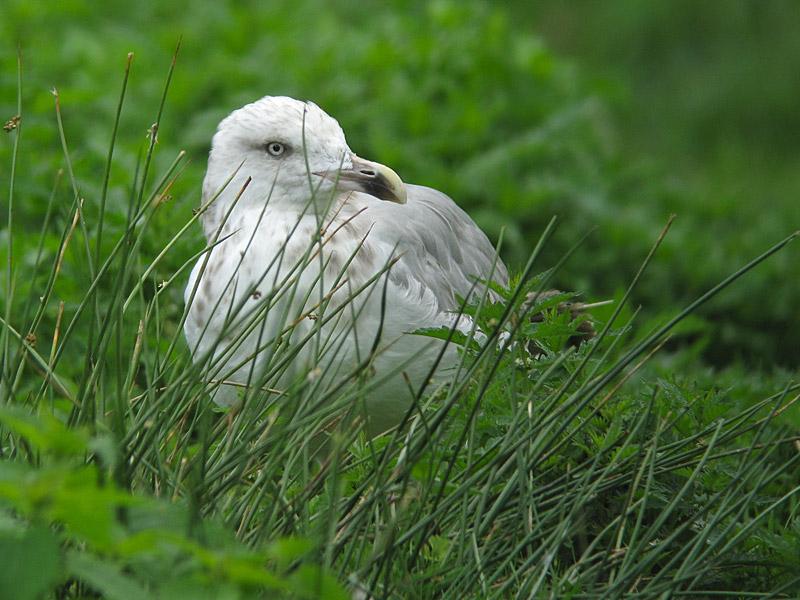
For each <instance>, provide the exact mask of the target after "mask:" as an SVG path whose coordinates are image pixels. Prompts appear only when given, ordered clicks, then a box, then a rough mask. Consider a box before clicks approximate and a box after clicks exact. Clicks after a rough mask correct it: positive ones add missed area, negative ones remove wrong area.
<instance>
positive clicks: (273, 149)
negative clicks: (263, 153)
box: [267, 142, 286, 158]
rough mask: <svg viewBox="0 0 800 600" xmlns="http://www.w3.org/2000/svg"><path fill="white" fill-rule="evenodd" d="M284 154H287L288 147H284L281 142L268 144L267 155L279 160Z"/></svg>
mask: <svg viewBox="0 0 800 600" xmlns="http://www.w3.org/2000/svg"><path fill="white" fill-rule="evenodd" d="M284 152H286V146H284V145H283V144H281V143H280V142H268V143H267V154H269V155H270V156H274V157H275V158H277V157H279V156H281V155H282V154H283V153H284Z"/></svg>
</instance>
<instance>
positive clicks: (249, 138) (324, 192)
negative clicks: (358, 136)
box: [203, 96, 406, 230]
mask: <svg viewBox="0 0 800 600" xmlns="http://www.w3.org/2000/svg"><path fill="white" fill-rule="evenodd" d="M248 180H249V182H248ZM245 182H248V184H247V189H246V191H245V192H241V189H242V187H243V186H244V185H245ZM348 191H358V192H364V193H366V194H369V195H371V196H374V197H375V198H376V201H390V202H397V203H400V204H403V203H405V201H406V190H405V186H404V185H403V182H402V181H401V180H400V177H398V175H397V174H396V173H395V172H394V171H392V170H391V169H390V168H388V167H386V166H384V165H382V164H379V163H376V162H372V161H368V160H365V159H363V158H360V157H358V156H356V155H355V154H354V153H353V151H352V150H350V147H349V146H348V145H347V140H346V139H345V135H344V132H343V131H342V128H341V127H340V126H339V123H338V122H337V121H336V119H334V118H333V117H331V116H329V115H328V114H326V113H325V111H323V110H322V109H321V108H320V107H319V106H317V105H316V104H314V103H313V102H302V101H300V100H295V99H293V98H287V97H285V96H266V97H264V98H261V99H260V100H257V101H256V102H253V103H251V104H248V105H246V106H243V107H242V108H240V109H238V110H235V111H234V112H232V113H231V114H230V115H228V116H227V117H226V118H225V119H223V120H222V122H221V123H220V124H219V127H218V128H217V132H216V134H215V135H214V139H213V141H212V144H211V153H210V155H209V159H208V170H207V172H206V178H205V181H204V183H203V203H204V204H205V203H206V202H209V201H210V200H212V199H213V198H215V197H217V198H218V199H225V198H227V199H228V200H229V201H228V202H217V201H216V200H215V201H214V203H213V204H214V205H217V206H214V207H212V208H213V210H209V211H208V212H207V215H206V220H212V221H213V220H217V221H218V220H219V219H221V218H222V217H223V215H224V212H225V208H224V207H225V205H229V204H230V202H232V201H234V200H235V199H236V197H237V196H238V195H239V194H240V193H241V196H242V197H241V198H240V199H239V201H238V202H237V203H244V204H245V206H246V207H248V208H253V207H256V208H257V207H258V206H259V205H260V206H261V207H263V205H264V203H265V202H269V203H270V204H271V205H275V206H279V207H280V208H282V209H296V210H305V209H306V208H307V207H308V205H309V203H310V202H311V201H312V199H314V198H316V197H319V198H320V199H321V200H322V201H323V202H324V201H325V200H326V199H327V200H329V199H330V198H331V197H332V195H333V194H335V193H336V192H348ZM218 224H219V223H217V225H218ZM207 230H208V228H207Z"/></svg>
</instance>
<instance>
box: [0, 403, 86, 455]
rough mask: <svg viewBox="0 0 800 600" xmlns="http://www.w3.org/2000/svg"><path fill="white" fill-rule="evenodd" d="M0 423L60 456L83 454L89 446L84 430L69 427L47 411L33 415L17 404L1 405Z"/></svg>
mask: <svg viewBox="0 0 800 600" xmlns="http://www.w3.org/2000/svg"><path fill="white" fill-rule="evenodd" d="M0 423H2V424H3V425H5V426H6V427H8V428H9V429H10V430H11V431H13V432H14V433H16V434H17V435H20V436H22V437H23V438H25V439H26V440H28V442H29V443H30V444H31V445H33V446H35V447H36V448H38V449H39V450H42V451H49V452H53V453H54V454H56V455H60V456H76V455H81V454H82V453H83V452H85V451H86V448H87V437H86V436H85V434H83V432H79V431H76V430H74V429H67V427H66V426H65V425H64V424H63V423H61V422H60V421H59V420H58V419H56V418H55V417H53V416H52V415H50V414H47V413H41V414H39V415H32V414H31V413H30V412H28V411H27V410H26V409H24V408H20V407H17V406H3V407H0Z"/></svg>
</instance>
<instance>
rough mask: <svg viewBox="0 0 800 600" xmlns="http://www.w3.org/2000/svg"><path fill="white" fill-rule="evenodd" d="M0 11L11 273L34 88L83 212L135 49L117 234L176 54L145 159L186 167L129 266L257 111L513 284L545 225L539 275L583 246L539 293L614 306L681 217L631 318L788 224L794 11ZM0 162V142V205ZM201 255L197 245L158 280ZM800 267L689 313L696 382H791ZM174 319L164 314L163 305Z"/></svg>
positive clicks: (710, 276) (799, 91)
mask: <svg viewBox="0 0 800 600" xmlns="http://www.w3.org/2000/svg"><path fill="white" fill-rule="evenodd" d="M0 14H2V18H0V116H2V117H4V119H5V118H10V117H11V116H13V115H14V114H15V112H16V90H17V84H16V78H17V69H16V60H17V58H16V54H17V46H18V45H19V46H20V47H21V48H22V53H23V57H24V59H23V61H24V62H23V101H24V109H23V113H24V114H23V119H24V120H23V123H24V125H23V127H24V129H23V138H22V150H21V158H20V163H19V165H18V169H19V171H18V172H19V175H18V180H17V203H18V206H17V211H16V212H17V214H16V216H15V218H16V220H17V224H18V225H21V226H22V227H25V228H26V229H29V230H30V231H31V232H32V234H31V236H30V237H29V238H25V237H23V236H19V235H17V239H16V243H17V247H16V248H15V252H16V256H17V260H18V261H19V262H18V268H24V265H25V264H30V263H32V262H33V260H34V257H35V252H36V235H35V232H38V231H39V224H40V223H41V220H42V218H43V212H44V207H45V205H46V199H47V197H48V195H49V193H50V190H51V188H52V185H53V179H54V173H55V172H56V170H57V169H58V168H60V167H62V166H63V164H64V158H63V154H62V151H61V148H60V142H59V140H58V134H57V129H56V127H55V117H54V110H53V96H52V94H51V89H52V88H53V87H56V88H57V89H58V90H59V92H60V95H61V104H62V108H63V113H64V119H65V128H66V134H67V139H68V143H69V145H70V149H71V153H72V159H73V162H74V166H75V172H76V176H77V179H78V182H79V185H80V188H81V193H82V195H83V196H84V197H85V198H86V203H87V213H88V215H89V217H91V216H92V211H93V210H95V208H96V206H95V204H93V201H96V199H97V198H98V197H99V192H100V187H101V185H102V173H103V164H104V160H105V154H106V152H107V147H108V143H109V139H110V135H111V127H112V123H113V116H114V112H115V109H116V104H117V100H118V96H119V88H120V83H121V81H122V73H123V67H124V64H125V57H126V55H127V53H128V52H129V51H132V52H134V53H135V59H134V63H133V69H132V74H131V81H130V85H129V90H128V97H127V100H126V106H125V111H124V114H123V119H122V123H121V129H120V134H119V144H118V146H117V151H116V155H115V163H114V165H115V170H114V173H113V174H112V181H111V185H112V187H111V193H110V202H111V214H110V215H109V223H110V226H111V227H112V229H113V227H114V226H117V227H121V226H122V224H123V223H124V215H123V212H122V211H123V208H122V207H123V206H125V203H126V198H127V196H128V194H129V193H130V187H129V186H130V181H131V179H132V176H131V173H132V172H133V170H134V169H135V168H136V163H137V160H138V156H139V154H140V152H141V151H142V149H143V148H144V146H145V144H146V132H147V128H148V126H149V125H150V124H151V123H152V122H153V120H154V119H155V115H156V112H157V108H158V103H159V99H160V94H161V89H162V86H163V81H164V78H165V76H166V73H167V69H168V66H169V62H170V56H171V53H172V50H173V48H174V46H175V44H176V41H177V39H178V37H179V36H182V47H181V50H180V54H179V57H178V63H177V68H176V71H175V77H174V80H173V83H172V87H171V90H170V93H169V97H168V100H167V105H166V112H165V117H164V120H163V124H162V127H161V129H160V131H159V146H158V155H157V160H158V165H159V166H160V167H161V168H162V169H163V168H165V167H166V166H167V165H168V164H169V163H171V161H172V160H173V158H174V157H175V155H176V153H177V152H178V150H180V149H186V150H187V151H188V152H189V154H190V157H191V164H190V166H189V167H188V168H187V169H186V171H185V172H184V174H183V177H182V179H181V182H180V183H179V184H178V185H177V186H176V187H175V188H174V190H173V192H174V199H173V201H172V202H171V203H170V204H168V205H166V206H165V208H164V209H163V210H161V211H160V214H159V215H158V217H157V218H156V220H155V221H154V223H153V225H152V231H151V235H150V236H149V238H148V243H149V247H148V248H145V249H144V250H145V254H146V253H147V252H150V253H151V255H154V254H155V253H156V252H157V250H158V248H159V243H160V242H161V241H163V240H165V239H167V238H168V237H169V236H170V235H171V234H172V233H173V232H174V231H175V230H177V229H178V227H179V224H180V223H181V222H182V221H184V220H185V219H188V218H189V215H190V214H191V213H190V211H191V208H192V207H194V206H195V205H196V204H197V202H198V197H199V190H200V182H201V180H202V175H203V172H204V169H205V156H206V153H207V151H208V144H209V141H210V138H211V136H212V134H213V132H214V128H215V126H216V123H217V122H218V121H219V119H221V118H222V117H223V116H225V115H226V114H227V113H228V112H230V111H231V110H232V109H234V108H236V107H238V106H240V105H242V104H244V103H246V102H249V101H252V100H254V99H256V98H258V97H260V96H262V95H265V94H287V95H291V96H295V97H299V98H305V99H311V100H314V101H315V102H317V103H318V104H320V105H321V106H322V107H323V108H324V109H325V110H327V111H328V112H329V113H330V114H332V115H333V116H335V117H336V118H337V119H338V120H339V121H340V123H341V124H342V126H343V128H344V129H345V131H346V132H347V134H348V140H349V142H350V145H351V147H352V148H353V149H354V150H355V151H356V152H358V153H359V154H361V155H363V156H365V157H369V158H372V159H374V160H379V161H381V162H384V163H386V164H389V165H391V166H392V167H393V168H394V169H395V170H397V171H398V172H399V173H400V174H401V176H402V177H403V178H404V179H405V180H406V181H409V182H414V183H420V184H426V185H430V186H433V187H436V188H438V189H441V190H443V191H445V192H446V193H448V194H449V195H450V196H452V197H453V198H454V199H455V200H456V201H457V202H458V203H459V204H460V205H461V206H463V207H464V208H465V209H466V210H467V211H468V212H469V213H470V214H471V215H472V216H473V217H474V218H475V220H476V221H477V222H478V223H479V225H480V226H481V227H482V228H484V229H485V230H486V231H487V232H488V233H489V234H490V236H491V237H492V238H493V239H497V237H498V235H499V234H500V232H501V230H503V229H505V246H504V255H505V257H506V259H507V260H508V262H509V264H510V265H511V266H512V267H519V266H520V265H521V264H522V263H523V262H524V260H525V258H526V257H527V255H528V253H529V252H530V251H531V249H532V248H533V246H534V245H535V243H536V241H537V239H538V236H539V234H540V232H541V231H542V229H543V228H544V225H545V224H546V223H547V222H548V221H549V220H550V218H551V217H552V216H553V215H558V216H559V219H560V226H559V229H558V232H557V234H556V236H555V238H554V239H553V240H552V241H551V243H550V244H549V245H548V248H547V252H546V257H545V258H546V260H545V261H543V262H542V263H540V266H541V268H542V269H544V268H546V267H549V266H552V265H553V264H554V263H555V261H556V260H557V259H558V258H559V257H561V256H562V255H563V254H564V253H565V252H566V251H567V250H568V249H569V248H571V247H572V246H573V245H574V244H575V243H576V242H578V241H579V240H580V239H581V238H582V237H583V236H584V234H586V233H588V232H590V231H591V234H590V235H589V237H588V238H587V239H586V241H585V242H584V243H583V244H582V245H581V246H580V247H579V248H578V249H577V251H576V252H575V254H574V256H573V258H572V259H571V260H570V261H569V263H568V264H567V265H566V266H565V267H564V268H563V269H562V270H561V271H560V272H559V273H558V274H557V276H556V283H557V285H558V286H561V287H564V288H567V289H575V290H578V291H581V292H583V293H584V295H585V297H587V298H590V299H603V298H606V297H612V296H615V295H618V294H619V293H620V290H622V289H623V288H624V286H626V285H627V283H628V282H629V281H630V280H631V278H632V277H633V275H634V273H635V272H636V270H637V268H638V265H639V264H640V262H641V260H642V259H643V258H644V256H645V254H646V253H647V250H648V248H649V247H650V245H651V244H652V242H653V241H654V240H655V238H656V236H657V235H658V232H659V231H660V229H661V228H662V227H663V225H664V223H665V222H666V220H667V218H668V216H669V215H670V214H671V213H676V214H677V215H678V218H677V220H676V222H675V224H674V226H673V227H672V230H671V232H670V234H669V236H668V238H667V240H666V242H665V244H664V246H663V247H662V249H661V250H660V251H659V253H658V255H657V257H656V259H655V261H654V262H653V264H652V266H651V267H650V269H649V271H648V272H647V274H646V275H645V277H644V279H643V280H642V282H641V285H640V287H639V288H638V289H637V291H636V294H635V297H634V302H635V303H637V304H641V305H643V307H644V315H645V318H647V319H651V320H652V319H659V318H663V317H665V316H666V315H671V314H673V313H674V312H675V311H676V310H677V309H678V307H679V306H680V305H683V304H686V303H687V302H688V301H690V300H691V299H693V298H695V297H696V296H698V295H699V294H700V293H702V292H703V291H705V290H706V289H707V288H709V287H710V286H711V285H713V284H714V283H716V282H718V281H719V280H720V279H722V278H723V277H724V276H726V275H728V274H729V273H731V272H733V271H734V270H736V268H738V267H739V266H741V265H742V264H743V263H745V262H746V261H747V260H748V259H750V258H752V257H753V256H755V255H757V254H759V253H760V252H762V251H763V250H765V249H766V248H767V247H768V246H769V245H771V244H772V243H773V242H776V241H778V240H779V239H781V238H783V237H785V236H786V235H788V234H789V233H791V232H792V231H794V230H796V229H798V228H800V168H798V167H800V110H798V99H800V35H798V32H800V5H798V4H797V3H796V2H792V1H789V0H786V1H780V0H766V1H764V0H762V1H756V0H753V1H744V0H741V1H736V0H729V1H722V2H714V3H696V2H690V1H686V0H669V1H667V0H658V1H653V2H646V3H644V2H634V1H626V0H617V1H606V2H593V1H591V0H583V1H569V2H567V1H556V0H549V1H544V2H538V3H529V2H506V3H502V4H492V3H485V2H477V1H464V0H462V1H446V0H441V1H437V2H430V3H408V2H386V3H381V4H374V5H373V4H365V3H361V2H354V1H338V2H312V1H308V0H306V1H303V0H297V1H293V2H271V3H263V2H236V3H234V2H216V3H194V4H193V3H188V2H169V3H165V2H155V1H142V2H136V3H129V2H120V1H117V0H111V1H109V2H106V3H103V4H102V6H101V5H100V4H98V3H93V2H78V1H64V2H58V3H45V2H42V3H36V2H30V1H20V0H5V1H4V3H3V7H2V9H0ZM8 139H9V140H10V138H8ZM10 151H11V144H10V142H9V141H7V140H4V141H3V143H2V144H1V145H0V185H2V188H3V189H7V186H8V176H9V165H10ZM57 194H58V197H59V198H63V202H60V204H59V211H60V212H59V213H58V214H57V215H56V216H55V218H56V221H57V222H56V224H55V226H54V227H53V232H54V233H53V236H54V239H53V240H50V241H49V242H48V244H46V246H45V250H46V251H49V252H51V253H54V252H55V249H56V248H57V239H56V238H55V236H56V235H57V234H56V232H58V231H60V229H61V228H60V227H59V220H60V222H63V221H64V220H66V219H68V218H69V214H68V210H69V202H70V199H71V191H70V189H69V185H67V184H65V183H62V185H61V186H60V187H59V189H58V191H57ZM1 201H2V202H3V204H4V206H3V211H5V202H6V197H5V195H3V197H2V200H1ZM115 211H116V212H115ZM106 237H107V238H108V239H107V242H108V243H109V244H111V243H112V242H113V237H114V236H113V235H108V236H106ZM201 245H202V241H201V233H200V229H199V227H198V228H197V230H196V232H195V235H194V236H192V238H191V239H187V240H185V241H184V242H183V244H182V245H181V246H180V247H179V249H178V250H179V251H178V252H177V253H175V256H174V258H172V259H171V262H168V263H167V264H166V266H164V267H163V268H162V271H161V272H160V273H158V274H157V278H158V279H165V278H167V277H168V276H169V274H170V269H172V270H174V269H177V267H178V266H179V265H180V264H181V261H182V260H183V259H185V258H187V257H188V256H189V255H190V254H191V253H192V252H194V251H196V250H197V249H198V248H200V247H201ZM798 256H800V247H798V246H797V245H795V246H790V247H789V248H788V249H787V250H786V251H784V252H783V253H781V254H779V255H778V256H776V257H773V258H772V259H770V261H769V262H768V263H766V264H764V265H762V266H761V267H759V268H758V269H757V271H755V272H754V273H752V274H750V275H748V276H747V278H746V279H745V280H743V281H741V282H739V283H737V284H736V285H735V286H734V287H733V288H732V289H730V290H727V291H726V292H725V293H724V294H723V295H722V296H721V297H719V298H718V299H717V300H715V301H714V302H713V303H712V304H709V305H708V306H706V307H704V308H703V310H702V312H701V313H700V318H698V319H696V320H694V321H693V322H692V323H691V324H690V326H688V327H685V328H684V330H683V334H682V337H680V339H678V340H676V342H675V344H678V345H684V346H685V345H692V346H693V347H694V348H695V349H696V351H697V352H702V354H703V356H704V358H705V360H706V361H707V362H708V363H709V364H712V365H718V366H723V365H728V364H731V363H736V362H738V361H741V360H746V361H747V363H748V364H749V365H753V366H755V367H761V368H765V369H771V368H772V367H773V365H782V366H785V367H790V368H791V367H793V366H795V365H796V364H797V361H798V359H800V343H798V341H797V338H798V336H800V311H798V309H797V304H798V302H800V285H798V275H800V267H798ZM62 279H65V280H69V279H70V278H69V277H67V278H62ZM84 280H85V274H78V273H75V274H74V277H73V278H72V281H74V282H75V284H74V285H75V286H80V285H82V284H80V283H79V282H81V281H84ZM28 283H29V284H31V285H36V282H33V281H32V282H28ZM60 285H62V289H61V291H60V293H62V294H63V295H64V297H70V293H69V292H70V290H68V289H63V286H66V285H68V283H62V284H60ZM73 291H77V290H73ZM22 296H23V295H22V294H20V297H22ZM72 297H74V298H80V294H74V295H72ZM174 304H175V311H176V312H179V310H180V306H181V299H180V297H179V295H177V293H176V297H175V303H174Z"/></svg>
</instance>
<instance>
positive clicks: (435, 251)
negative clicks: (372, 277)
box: [373, 184, 508, 310]
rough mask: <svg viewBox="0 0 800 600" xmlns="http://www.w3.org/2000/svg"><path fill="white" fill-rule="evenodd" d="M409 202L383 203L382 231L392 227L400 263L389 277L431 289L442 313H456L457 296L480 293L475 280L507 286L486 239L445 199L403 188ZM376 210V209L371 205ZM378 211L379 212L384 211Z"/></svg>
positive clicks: (424, 190) (422, 189)
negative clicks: (414, 282) (400, 255)
mask: <svg viewBox="0 0 800 600" xmlns="http://www.w3.org/2000/svg"><path fill="white" fill-rule="evenodd" d="M406 189H407V192H408V202H407V203H406V204H404V205H397V204H390V203H388V202H385V203H382V206H381V208H382V209H384V210H385V211H386V213H387V214H385V215H382V217H383V218H381V219H380V223H381V225H382V226H383V227H392V228H393V229H394V231H393V233H394V236H392V237H394V238H395V239H397V240H398V250H399V251H400V252H402V259H401V260H400V261H399V262H398V263H397V264H396V265H395V266H393V267H392V269H391V270H390V273H389V278H390V279H391V280H394V281H395V283H397V284H398V285H403V286H407V284H408V282H407V279H408V278H411V279H414V280H416V282H418V283H421V284H422V285H423V286H424V287H427V288H428V289H429V290H431V291H432V292H433V293H434V295H435V296H436V299H437V301H438V303H439V305H440V307H441V308H442V309H444V310H453V309H455V308H457V301H456V299H455V295H456V294H457V295H459V296H462V297H466V296H467V295H468V294H469V293H470V291H471V290H472V291H473V293H478V294H480V293H482V292H483V286H481V285H477V286H476V285H475V280H476V279H479V280H491V281H495V282H497V283H499V284H502V285H507V284H508V271H507V270H506V267H505V265H504V264H503V262H502V260H501V259H500V257H498V256H497V253H496V252H495V248H494V246H492V244H491V242H489V239H488V238H487V237H486V234H484V233H483V231H481V230H480V228H479V227H478V226H477V225H476V224H475V222H474V221H473V220H472V219H471V218H470V217H469V215H468V214H467V213H465V212H464V211H463V210H461V208H459V207H458V205H457V204H456V203H455V202H453V200H451V199H450V198H449V197H448V196H446V195H445V194H443V193H441V192H439V191H437V190H434V189H432V188H429V187H424V186H420V185H412V184H406ZM373 206H374V205H373ZM384 210H381V212H384Z"/></svg>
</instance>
